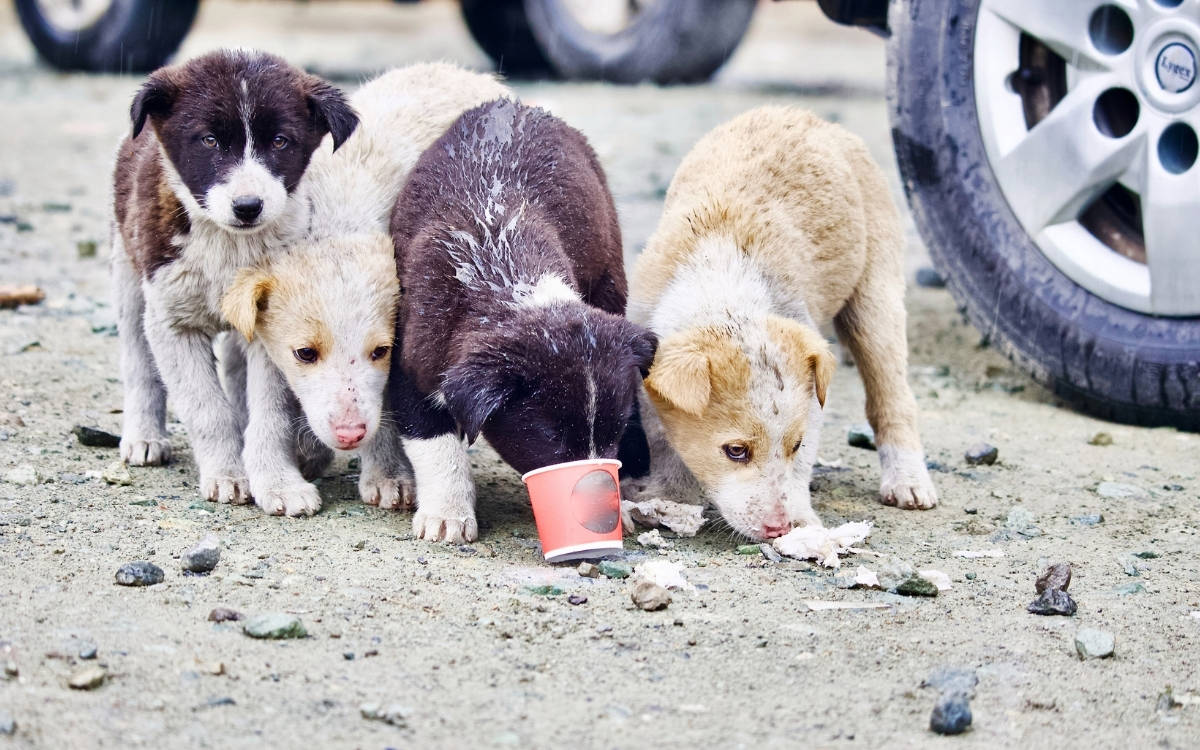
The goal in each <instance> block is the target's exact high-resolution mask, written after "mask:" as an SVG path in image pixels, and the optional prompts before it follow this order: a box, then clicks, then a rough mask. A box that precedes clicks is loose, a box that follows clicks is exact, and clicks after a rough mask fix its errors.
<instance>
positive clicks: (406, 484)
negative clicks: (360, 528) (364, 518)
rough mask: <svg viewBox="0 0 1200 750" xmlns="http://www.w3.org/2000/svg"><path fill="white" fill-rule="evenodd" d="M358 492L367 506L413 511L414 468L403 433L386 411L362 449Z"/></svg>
mask: <svg viewBox="0 0 1200 750" xmlns="http://www.w3.org/2000/svg"><path fill="white" fill-rule="evenodd" d="M361 461H362V471H361V473H360V474H359V478H358V494H359V497H361V498H362V501H363V502H364V503H366V504H367V505H378V506H379V507H380V508H383V509H384V510H392V509H397V508H398V509H401V510H411V509H412V507H413V502H414V500H415V499H416V483H415V482H414V480H413V469H412V465H411V464H410V463H409V460H408V456H407V455H405V452H404V446H403V445H402V444H401V441H400V432H399V430H397V429H396V424H395V422H394V421H393V420H392V419H391V416H390V415H389V414H387V413H385V414H384V415H383V419H382V421H381V422H380V423H379V429H378V430H377V431H376V432H375V437H373V438H372V439H371V442H369V443H367V445H366V446H365V447H364V448H363V450H362V456H361Z"/></svg>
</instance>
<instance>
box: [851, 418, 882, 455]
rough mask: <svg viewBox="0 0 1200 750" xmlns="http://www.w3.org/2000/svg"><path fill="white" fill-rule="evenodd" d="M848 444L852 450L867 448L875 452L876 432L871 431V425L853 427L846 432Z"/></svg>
mask: <svg viewBox="0 0 1200 750" xmlns="http://www.w3.org/2000/svg"><path fill="white" fill-rule="evenodd" d="M846 443H848V444H849V445H850V446H851V447H852V448H865V449H866V450H869V451H873V450H875V431H874V430H872V429H871V425H867V424H856V425H853V426H851V427H850V429H849V430H848V431H847V432H846Z"/></svg>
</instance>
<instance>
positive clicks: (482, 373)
mask: <svg viewBox="0 0 1200 750" xmlns="http://www.w3.org/2000/svg"><path fill="white" fill-rule="evenodd" d="M515 391H516V383H515V381H514V380H513V378H512V377H511V376H510V375H508V374H507V373H506V371H505V368H504V366H503V363H502V362H499V361H497V360H496V359H495V358H494V357H490V356H487V355H486V354H483V353H480V352H474V353H472V354H468V355H467V356H466V357H465V358H463V359H462V360H460V361H459V362H458V363H456V364H455V365H453V366H452V367H451V368H450V369H449V370H447V371H446V374H445V375H443V376H442V397H443V398H444V399H445V401H446V409H447V410H448V411H449V412H450V416H452V417H453V418H454V421H455V422H457V423H458V427H459V429H460V430H461V431H462V433H463V435H464V436H466V438H467V442H468V443H474V442H475V441H476V440H477V439H479V433H480V432H482V431H483V425H484V424H486V423H487V421H488V419H489V418H490V417H491V416H492V414H493V413H495V411H496V410H497V409H499V408H500V407H501V406H503V405H504V402H505V401H507V400H508V399H509V397H511V396H512V395H513V393H514V392H515Z"/></svg>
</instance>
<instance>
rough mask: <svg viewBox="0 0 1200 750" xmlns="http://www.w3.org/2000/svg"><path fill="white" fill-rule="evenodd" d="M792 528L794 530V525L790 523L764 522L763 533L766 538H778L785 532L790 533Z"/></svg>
mask: <svg viewBox="0 0 1200 750" xmlns="http://www.w3.org/2000/svg"><path fill="white" fill-rule="evenodd" d="M791 530H792V527H791V525H789V524H784V525H782V526H771V525H768V524H764V525H763V527H762V534H763V537H764V538H766V539H776V538H778V537H781V536H783V535H784V534H786V533H788V532H789V531H791Z"/></svg>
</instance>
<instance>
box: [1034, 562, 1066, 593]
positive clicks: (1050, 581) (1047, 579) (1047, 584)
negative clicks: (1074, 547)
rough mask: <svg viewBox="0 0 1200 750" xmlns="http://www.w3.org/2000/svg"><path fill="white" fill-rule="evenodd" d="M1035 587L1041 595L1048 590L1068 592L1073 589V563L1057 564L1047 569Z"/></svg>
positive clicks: (1039, 577)
mask: <svg viewBox="0 0 1200 750" xmlns="http://www.w3.org/2000/svg"><path fill="white" fill-rule="evenodd" d="M1033 587H1034V590H1035V591H1037V592H1038V593H1039V594H1040V593H1042V592H1043V591H1045V590H1046V589H1059V590H1060V591H1066V590H1067V589H1069V588H1070V587H1071V563H1065V562H1063V563H1055V564H1053V565H1051V566H1050V567H1048V568H1046V570H1045V572H1043V573H1042V574H1041V575H1040V576H1038V579H1037V582H1036V583H1035V584H1034V586H1033Z"/></svg>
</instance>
